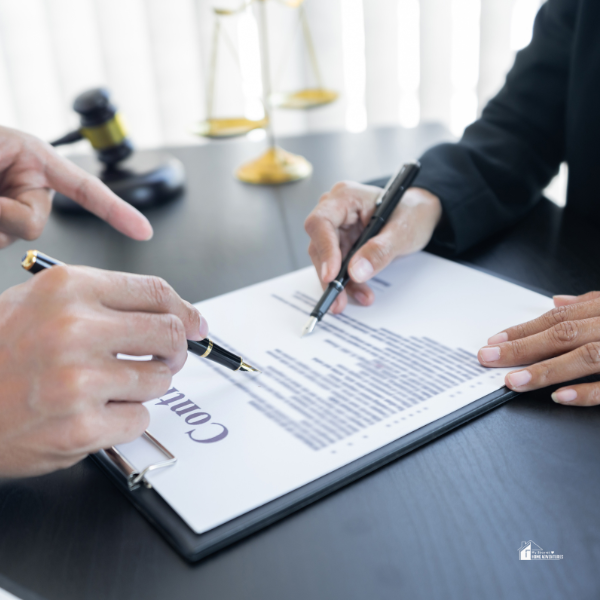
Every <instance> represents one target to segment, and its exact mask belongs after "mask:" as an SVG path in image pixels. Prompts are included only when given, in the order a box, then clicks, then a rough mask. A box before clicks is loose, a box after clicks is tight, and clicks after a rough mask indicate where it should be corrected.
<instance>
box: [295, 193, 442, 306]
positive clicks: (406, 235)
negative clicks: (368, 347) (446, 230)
mask: <svg viewBox="0 0 600 600" xmlns="http://www.w3.org/2000/svg"><path fill="white" fill-rule="evenodd" d="M381 191H382V190H381V188H378V187H374V186H372V185H363V184H360V183H355V182H341V183H336V184H335V185H334V186H333V187H332V188H331V191H329V192H327V193H326V194H324V195H323V196H321V199H320V200H319V203H318V204H317V206H316V207H315V208H314V210H313V211H312V212H311V213H310V215H308V218H307V219H306V222H305V224H304V227H305V229H306V233H308V235H309V236H310V245H309V247H308V253H309V254H310V257H311V259H312V262H313V264H314V266H315V269H316V270H317V275H318V276H319V279H320V280H321V284H322V286H323V289H325V288H326V287H327V284H328V283H330V282H331V281H333V280H334V278H335V277H336V275H337V274H338V271H339V270H340V267H341V265H342V257H343V256H345V255H346V254H347V253H348V251H349V250H350V248H351V247H352V245H353V244H354V242H355V241H356V240H357V239H358V237H359V235H360V234H361V232H362V230H363V229H364V228H365V226H366V225H367V224H368V222H369V220H370V218H371V216H372V215H373V212H374V210H375V202H376V201H377V199H378V197H379V195H380V194H381ZM441 216H442V205H441V203H440V201H439V199H438V198H437V196H434V195H433V194H431V193H430V192H428V191H427V190H424V189H420V188H415V187H413V188H410V189H409V190H408V191H407V192H406V193H405V194H404V196H403V197H402V201H401V202H400V204H399V205H398V206H397V208H396V210H395V211H394V213H393V214H392V216H391V218H390V219H389V221H388V222H387V223H386V225H385V226H384V227H383V229H382V230H381V232H380V233H379V235H377V236H375V237H374V238H372V239H371V240H369V241H368V242H367V243H366V244H365V245H364V246H363V247H362V248H361V249H360V250H359V251H358V252H357V253H356V254H355V255H354V257H353V258H352V261H351V262H350V268H349V274H350V278H351V281H350V282H349V283H348V285H347V286H346V289H345V290H344V291H343V292H342V293H341V294H340V295H339V296H338V297H337V299H336V301H335V302H334V303H333V305H332V307H331V312H333V313H334V314H337V313H340V312H342V311H343V310H344V308H345V306H346V303H347V302H348V297H347V295H346V293H348V294H350V295H351V296H352V297H353V298H354V300H356V301H357V302H358V303H359V304H362V305H363V306H369V305H370V304H372V303H373V300H374V299H375V296H374V294H373V291H372V290H371V288H370V287H369V286H368V285H367V284H366V283H365V282H366V281H368V280H369V279H371V277H373V276H374V275H376V274H377V273H379V272H380V271H381V270H383V269H384V268H385V267H387V265H389V264H390V263H391V262H392V260H394V259H395V258H397V257H398V256H404V255H406V254H411V253H412V252H417V251H418V250H422V249H423V248H424V247H425V246H426V245H427V243H428V242H429V240H430V239H431V236H432V235H433V231H434V229H435V228H436V226H437V224H438V222H439V220H440V218H441Z"/></svg>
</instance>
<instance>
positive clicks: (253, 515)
mask: <svg viewBox="0 0 600 600" xmlns="http://www.w3.org/2000/svg"><path fill="white" fill-rule="evenodd" d="M516 396H517V393H516V392H513V391H511V390H509V389H508V388H502V389H500V390H497V391H496V392H493V393H492V394H488V395H487V396H484V397H483V398H480V399H479V400H476V401H475V402H472V403H471V404H469V405H467V406H465V407H463V408H460V409H458V410H456V411H454V412H452V413H450V414H449V415H447V416H445V417H442V418H441V419H437V420H436V421H434V422H433V423H430V424H429V425H425V426H424V427H421V428H420V429H417V430H416V431H413V432H412V433H409V434H408V435H405V436H403V437H401V438H399V439H397V440H395V441H393V442H391V443H390V444H387V445H385V446H383V447H381V448H379V449H378V450H375V451H373V452H370V453H369V454H366V455H365V456H363V457H361V458H359V459H357V460H355V461H353V462H351V463H349V464H347V465H345V466H343V467H340V468H339V469H336V470H335V471H332V472H331V473H328V474H327V475H324V476H323V477H320V478H318V479H315V480H314V481H312V482H311V483H308V484H306V485H304V486H302V487H300V488H298V489H296V490H294V491H292V492H290V493H288V494H285V495H284V496H280V497H279V498H276V499H275V500H272V501H271V502H268V503H267V504H264V505H263V506H259V507H258V508H255V509H254V510H251V511H250V512H247V513H245V514H243V515H241V516H239V517H236V518H235V519H232V520H231V521H228V522H227V523H224V524H223V525H219V526H218V527H215V528H214V529H211V530H210V531H207V532H206V533H201V534H197V533H195V532H194V531H192V530H191V529H190V527H189V526H188V525H187V524H186V523H185V522H184V521H183V520H182V519H181V517H180V516H179V515H178V514H177V513H176V512H175V511H174V510H173V509H172V508H171V507H170V506H169V505H168V504H167V502H165V500H163V498H162V497H161V496H160V495H159V494H158V492H156V491H155V490H154V489H152V487H151V486H150V484H149V483H148V482H147V481H146V480H145V478H144V474H145V472H146V471H147V469H144V471H142V472H137V471H135V470H134V469H133V467H132V466H131V465H129V464H127V462H126V461H125V462H124V461H123V458H122V457H121V456H120V455H119V454H118V452H117V453H115V452H114V451H112V450H102V451H100V452H98V453H97V454H94V455H92V457H91V458H92V459H93V460H94V461H95V462H96V463H97V464H98V465H99V466H100V467H101V469H102V470H103V471H104V472H105V473H106V474H107V475H108V477H109V478H110V479H111V480H112V481H113V483H115V484H116V486H117V487H118V488H119V489H120V490H121V491H122V492H123V493H124V494H125V496H126V497H127V498H128V499H129V500H130V501H131V502H132V503H133V504H134V506H135V507H136V508H137V509H138V510H139V511H140V512H141V513H142V514H143V515H144V516H145V517H146V518H147V519H148V520H149V521H150V522H151V523H152V524H153V525H154V527H156V529H158V531H159V532H160V533H161V534H162V535H163V536H164V537H165V538H166V539H167V541H168V542H169V543H170V544H171V545H172V546H173V547H174V548H175V549H176V550H177V552H179V554H181V556H183V557H184V558H185V559H186V560H188V561H190V562H195V561H198V560H201V559H203V558H205V557H207V556H208V555H210V554H212V553H213V552H216V551H218V550H221V549H222V548H225V547H226V546H229V545H230V544H233V543H235V542H237V541H239V540H241V539H243V538H245V537H247V536H249V535H252V534H253V533H255V532H257V531H259V530H260V529H262V528H263V527H267V526H268V525H271V524H272V523H275V522H276V521H279V520H280V519H283V518H285V517H287V516H288V515H291V514H292V513H294V512H296V511H297V510H300V509H302V508H304V507H305V506H308V505H309V504H311V503H312V502H316V501H317V500H320V499H321V498H323V497H325V496H327V495H328V494H331V493H333V492H335V491H337V490H339V489H340V488H342V487H344V486H345V485H348V484H349V483H352V482H353V481H356V480H357V479H359V478H360V477H363V476H365V475H367V474H369V473H371V472H373V471H375V470H376V469H379V468H380V467H382V466H384V465H386V464H388V463H390V462H392V461H394V460H396V459H397V458H400V457H401V456H403V455H405V454H408V453H409V452H412V451H413V450H415V449H417V448H419V447H420V446H423V445H424V444H427V443H428V442H431V441H432V440H435V439H436V438H438V437H440V436H442V435H444V434H445V433H447V432H449V431H451V430H452V429H455V428H457V427H459V426H460V425H463V424H464V423H467V422H468V421H470V420H472V419H475V418H476V417H479V416H480V415H482V414H484V413H486V412H488V411H490V410H492V409H494V408H496V407H497V406H500V405H501V404H504V403H505V402H508V401H509V400H511V399H512V398H514V397H516ZM150 441H152V442H153V443H155V444H156V440H154V439H151V440H150ZM162 449H163V451H165V450H166V449H164V448H162ZM166 452H167V453H168V451H166ZM171 456H172V455H171ZM169 460H170V459H169V455H168V454H167V456H166V461H165V463H166V462H168V461H169Z"/></svg>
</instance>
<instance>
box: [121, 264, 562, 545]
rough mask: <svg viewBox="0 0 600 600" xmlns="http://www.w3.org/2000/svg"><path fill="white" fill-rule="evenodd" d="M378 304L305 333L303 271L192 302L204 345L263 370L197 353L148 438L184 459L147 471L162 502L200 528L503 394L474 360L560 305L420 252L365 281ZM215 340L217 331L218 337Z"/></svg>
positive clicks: (497, 380) (157, 410)
mask: <svg viewBox="0 0 600 600" xmlns="http://www.w3.org/2000/svg"><path fill="white" fill-rule="evenodd" d="M371 284H372V287H373V289H374V291H375V293H376V301H375V303H374V304H373V305H372V306H370V307H368V308H365V307H360V306H353V305H349V306H348V307H347V308H346V310H345V311H344V313H343V314H341V315H335V316H334V315H326V316H325V317H324V319H323V320H322V321H321V323H319V325H318V326H317V328H316V329H315V331H314V333H313V334H312V335H310V336H307V337H301V332H302V328H303V326H304V324H305V323H306V321H307V319H308V316H309V314H310V312H311V310H312V308H313V307H314V305H315V303H316V301H317V300H318V298H319V296H320V294H321V287H320V284H319V281H318V279H317V277H316V274H315V272H314V269H312V268H307V269H302V270H300V271H296V272H294V273H290V274H288V275H284V276H282V277H278V278H276V279H272V280H270V281H266V282H263V283H260V284H257V285H254V286H251V287H248V288H244V289H241V290H238V291H235V292H232V293H229V294H226V295H224V296H220V297H218V298H213V299H211V300H207V301H205V302H201V303H199V304H197V306H198V308H199V309H200V311H201V313H202V314H203V315H204V316H205V317H206V318H207V320H208V322H209V325H210V327H211V333H210V334H209V337H210V339H212V340H214V341H215V342H216V343H218V344H220V345H222V346H224V347H225V348H227V349H228V350H230V351H232V352H235V353H236V354H238V355H240V356H242V357H243V358H244V360H245V361H246V362H247V363H249V364H251V365H252V366H254V367H256V368H258V369H260V371H261V373H243V372H239V371H238V372H232V371H229V370H227V369H225V368H224V367H221V366H219V365H216V364H214V363H211V362H210V361H208V360H206V359H202V358H199V357H196V356H193V355H190V356H189V357H188V361H187V363H186V365H185V366H184V368H183V369H182V371H180V372H179V373H178V374H177V375H176V376H175V377H174V379H173V384H172V388H171V389H170V390H169V392H168V393H167V394H165V395H164V396H163V397H162V398H159V399H156V400H152V401H150V402H147V403H146V406H147V408H148V410H149V411H150V415H151V424H150V427H149V431H150V432H151V433H152V434H153V435H154V436H156V438H157V439H158V440H160V442H161V443H162V444H164V446H166V447H167V448H168V449H169V450H170V451H171V452H172V453H173V454H175V455H176V456H177V459H178V460H177V463H176V464H175V465H174V466H172V467H168V468H165V469H161V470H158V471H156V472H153V473H150V474H149V476H148V479H149V480H150V481H151V483H152V485H153V486H154V488H155V489H156V490H157V491H158V493H159V494H161V495H162V497H163V498H164V499H165V500H166V501H167V502H168V503H169V504H170V505H171V506H172V508H173V509H174V510H175V511H176V512H177V513H178V514H179V515H180V516H181V517H182V518H183V519H184V521H186V522H187V523H188V525H189V526H190V527H191V528H192V529H193V530H194V531H195V532H196V533H203V532H205V531H208V530H210V529H212V528H214V527H216V526H218V525H220V524H222V523H225V522H226V521H229V520H231V519H233V518H235V517H237V516H239V515H242V514H244V513H246V512H248V511H250V510H252V509H254V508H256V507H258V506H261V505H263V504H265V503H267V502H269V501H271V500H273V499H275V498H278V497H279V496H282V495H283V494H286V493H288V492H291V491H292V490H294V489H297V488H299V487H301V486H303V485H305V484H307V483H309V482H311V481H313V480H315V479H317V478H319V477H322V476H324V475H326V474H328V473H330V472H332V471H334V470H335V469H338V468H340V467H342V466H344V465H346V464H348V463H350V462H352V461H354V460H356V459H358V458H360V457H362V456H364V455H366V454H368V453H369V452H372V451H374V450H376V449H378V448H380V447H382V446H384V445H386V444H389V443H390V442H392V441H394V440H396V439H398V438H400V437H402V436H404V435H406V434H408V433H410V432H412V431H415V430H416V429H419V428H420V427H423V426H424V425H427V424H428V423H431V422H432V421H435V420H436V419H439V418H440V417H443V416H445V415H448V414H449V413H451V412H453V411H455V410H457V409H459V408H461V407H464V406H466V405H467V404H469V403H471V402H473V401H475V400H477V399H479V398H482V397H483V396H486V395H487V394H490V393H491V392H493V391H495V390H497V389H499V388H501V387H503V385H504V376H505V374H506V373H507V372H508V371H509V370H510V369H487V368H484V367H482V366H481V365H480V364H479V362H478V360H477V358H476V355H477V351H478V350H479V348H481V347H482V346H484V345H485V344H486V341H487V339H488V338H489V337H491V336H492V335H493V334H495V333H498V332H499V331H502V330H503V329H505V328H507V327H509V326H511V325H516V324H518V323H522V322H524V321H528V320H530V319H533V318H535V317H537V316H539V315H541V314H542V313H544V312H546V311H548V310H550V309H551V308H552V307H553V304H552V301H551V300H550V299H549V298H547V297H545V296H542V295H540V294H537V293H535V292H532V291H529V290H527V289H525V288H522V287H519V286H517V285H514V284H512V283H508V282H506V281H504V280H501V279H498V278H496V277H493V276H490V275H487V274H484V273H481V272H479V271H476V270H474V269H470V268H468V267H465V266H462V265H459V264H456V263H453V262H451V261H447V260H444V259H442V258H438V257H436V256H433V255H430V254H427V253H418V254H415V255H412V256H409V257H406V258H403V259H400V260H397V261H396V262H394V263H393V264H392V265H390V266H389V267H388V268H387V269H386V270H385V271H383V272H382V273H381V274H380V275H378V276H377V277H376V278H375V279H373V280H372V281H371ZM213 332H214V333H213ZM119 450H120V451H121V452H122V453H123V454H124V455H125V456H126V457H127V458H128V459H129V460H130V461H131V462H132V464H134V465H135V466H136V467H137V468H140V469H141V468H143V467H145V466H146V465H147V464H149V463H151V462H153V461H155V460H157V459H160V456H158V455H157V454H156V453H155V452H154V451H153V450H152V448H151V447H150V444H149V443H148V442H147V441H145V439H143V438H140V439H139V440H136V441H134V442H132V443H130V444H124V445H122V446H120V447H119Z"/></svg>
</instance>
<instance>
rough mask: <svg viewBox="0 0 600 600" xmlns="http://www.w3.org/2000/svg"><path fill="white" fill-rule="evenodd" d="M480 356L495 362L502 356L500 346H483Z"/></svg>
mask: <svg viewBox="0 0 600 600" xmlns="http://www.w3.org/2000/svg"><path fill="white" fill-rule="evenodd" d="M479 356H480V357H481V360H482V361H483V362H494V361H495V360H498V359H499V358H500V348H498V346H494V347H491V348H490V347H487V348H482V349H481V350H480V351H479Z"/></svg>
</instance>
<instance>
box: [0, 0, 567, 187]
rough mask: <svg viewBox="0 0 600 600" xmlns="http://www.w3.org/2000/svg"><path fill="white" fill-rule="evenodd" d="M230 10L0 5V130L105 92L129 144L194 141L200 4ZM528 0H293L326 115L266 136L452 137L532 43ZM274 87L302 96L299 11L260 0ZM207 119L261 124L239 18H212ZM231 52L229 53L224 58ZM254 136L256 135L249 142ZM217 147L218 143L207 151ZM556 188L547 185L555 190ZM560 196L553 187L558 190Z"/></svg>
mask: <svg viewBox="0 0 600 600" xmlns="http://www.w3.org/2000/svg"><path fill="white" fill-rule="evenodd" d="M241 2H242V0H0V123H2V124H4V125H8V126H11V127H17V128H20V129H24V130H26V131H29V132H31V133H34V134H36V135H38V136H40V137H42V138H45V139H52V138H55V137H58V136H60V135H62V134H63V133H65V132H66V131H67V130H69V129H70V128H73V127H75V126H76V125H77V119H76V116H75V115H74V114H73V112H72V111H71V109H70V106H71V103H72V101H73V98H74V96H75V95H76V94H77V93H79V92H80V91H83V90H85V89H88V88H90V87H94V86H98V85H106V86H108V87H109V88H110V89H111V90H112V92H113V95H114V99H115V102H116V103H117V104H118V106H119V107H120V108H121V109H122V111H123V114H124V116H125V118H126V121H127V123H128V125H129V128H130V131H131V135H132V138H133V140H134V142H135V144H136V145H137V146H138V147H152V146H162V145H181V144H195V143H196V144H197V143H207V141H206V140H202V139H200V138H197V137H195V136H194V135H193V134H192V133H191V130H192V128H193V126H194V124H195V123H196V122H197V121H199V120H201V119H202V118H203V117H204V116H205V114H206V98H205V94H206V89H207V85H208V79H209V63H210V48H211V41H212V32H213V24H214V17H213V14H212V10H211V9H212V6H218V7H221V8H223V7H225V8H233V7H236V6H239V5H240V4H241ZM540 5H541V0H305V8H306V14H307V18H308V22H309V25H310V29H311V33H312V37H313V39H314V45H315V48H316V52H317V55H318V60H319V66H320V71H321V75H322V78H323V80H324V82H325V85H326V86H327V87H329V88H332V89H334V90H337V91H339V92H340V93H341V96H340V99H339V100H338V101H337V102H336V103H334V104H332V105H329V106H326V107H323V108H319V109H315V110H311V111H307V112H300V111H284V110H276V111H274V115H273V120H274V124H275V128H276V131H277V133H278V134H279V135H287V134H301V133H305V132H311V131H327V130H347V131H362V130H364V129H365V128H367V127H377V126H385V125H402V126H404V127H414V126H416V125H418V124H419V123H421V122H424V121H437V122H441V123H443V124H445V125H446V126H447V127H448V128H449V129H450V130H451V131H452V132H453V133H455V134H456V135H460V134H461V132H462V131H463V129H464V128H465V126H466V125H468V124H469V123H470V122H472V121H473V120H474V119H475V118H476V117H477V115H478V114H480V112H481V109H482V107H483V106H484V105H485V102H486V101H487V100H488V99H489V98H490V97H492V96H493V95H494V94H495V93H496V92H497V91H498V89H499V88H500V87H501V85H502V83H503V80H504V77H505V75H506V72H507V71H508V69H509V68H510V66H511V64H512V62H513V60H514V56H515V53H516V52H517V51H518V50H519V49H520V48H522V47H524V46H525V45H527V44H528V43H529V41H530V39H531V30H532V25H533V20H534V18H535V15H536V12H537V10H538V9H539V7H540ZM267 12H268V21H269V28H270V36H269V46H270V49H271V65H270V66H271V73H272V79H273V88H274V91H280V90H294V89H299V88H302V87H306V86H314V85H315V78H314V76H313V73H312V71H311V69H310V63H309V60H308V56H307V53H306V49H305V47H304V44H303V38H302V35H301V32H302V30H301V27H300V24H299V19H298V16H299V15H298V11H297V10H292V9H290V8H288V7H286V6H284V5H283V4H282V3H281V0H280V1H279V2H276V1H275V0H270V1H269V2H267ZM222 29H223V31H224V35H223V36H222V37H221V44H220V47H219V69H218V71H217V74H216V81H215V85H216V90H217V91H216V96H215V104H214V106H215V113H216V114H217V115H219V116H242V115H245V116H247V117H250V118H259V117H260V116H261V112H262V109H261V104H260V94H261V92H262V85H261V82H260V61H259V56H258V53H257V47H256V43H257V26H256V19H255V16H254V13H253V11H252V10H246V11H244V12H243V14H241V15H240V16H238V17H236V18H230V19H224V20H223V28H222ZM236 55H237V56H236ZM251 135H254V137H257V136H260V135H261V134H260V132H254V133H253V134H251ZM208 143H218V142H208ZM561 172H562V178H563V180H562V183H561V184H560V185H559V186H558V187H557V185H555V186H554V187H555V188H556V190H557V191H556V194H555V195H556V196H557V198H558V197H560V196H561V194H563V192H562V191H561V190H562V188H564V181H565V177H566V170H565V169H563V170H562V171H561ZM560 186H562V188H561V187H560Z"/></svg>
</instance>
